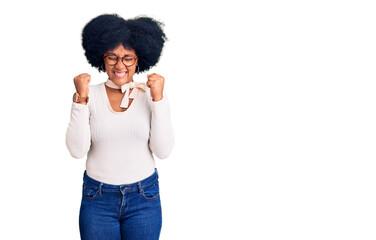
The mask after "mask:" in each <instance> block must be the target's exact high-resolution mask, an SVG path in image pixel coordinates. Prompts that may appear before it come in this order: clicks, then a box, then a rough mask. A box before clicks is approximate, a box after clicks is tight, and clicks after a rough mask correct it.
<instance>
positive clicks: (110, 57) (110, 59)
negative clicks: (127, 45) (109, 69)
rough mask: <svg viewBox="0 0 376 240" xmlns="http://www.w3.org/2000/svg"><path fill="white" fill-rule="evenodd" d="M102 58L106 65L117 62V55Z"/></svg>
mask: <svg viewBox="0 0 376 240" xmlns="http://www.w3.org/2000/svg"><path fill="white" fill-rule="evenodd" d="M104 59H105V61H106V63H107V64H108V65H115V64H116V62H117V57H115V56H112V55H109V56H106V57H105V58H104Z"/></svg>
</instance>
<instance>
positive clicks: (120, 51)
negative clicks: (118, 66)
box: [106, 44, 136, 56]
mask: <svg viewBox="0 0 376 240" xmlns="http://www.w3.org/2000/svg"><path fill="white" fill-rule="evenodd" d="M106 53H115V54H116V55H117V56H124V55H127V54H132V55H134V56H136V52H135V51H134V50H133V49H131V48H128V49H127V48H124V46H123V44H120V45H118V46H117V47H115V48H114V49H112V50H108V51H107V52H106Z"/></svg>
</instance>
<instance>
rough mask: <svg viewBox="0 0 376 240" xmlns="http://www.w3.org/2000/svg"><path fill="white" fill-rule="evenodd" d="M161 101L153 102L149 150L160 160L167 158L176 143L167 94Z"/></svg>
mask: <svg viewBox="0 0 376 240" xmlns="http://www.w3.org/2000/svg"><path fill="white" fill-rule="evenodd" d="M163 95H164V96H163V98H162V99H161V100H159V101H151V128H150V138H149V148H150V150H151V151H152V152H153V153H154V155H155V156H157V157H158V158H159V159H164V158H167V157H168V156H169V155H170V153H171V151H172V148H173V146H174V143H175V134H174V130H173V128H172V124H171V116H170V104H169V101H168V98H167V95H166V93H164V94H163Z"/></svg>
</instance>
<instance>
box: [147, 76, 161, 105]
mask: <svg viewBox="0 0 376 240" xmlns="http://www.w3.org/2000/svg"><path fill="white" fill-rule="evenodd" d="M164 81H165V79H164V77H162V76H161V75H159V74H156V73H153V74H148V81H147V82H146V86H148V87H149V88H150V95H151V97H152V99H153V101H154V102H156V101H159V100H161V99H162V98H163V86H164Z"/></svg>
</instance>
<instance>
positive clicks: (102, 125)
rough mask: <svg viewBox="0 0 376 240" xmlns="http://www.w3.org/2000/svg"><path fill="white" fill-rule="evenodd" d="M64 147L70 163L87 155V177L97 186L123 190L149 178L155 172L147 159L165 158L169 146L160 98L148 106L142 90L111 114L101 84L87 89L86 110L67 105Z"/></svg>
mask: <svg viewBox="0 0 376 240" xmlns="http://www.w3.org/2000/svg"><path fill="white" fill-rule="evenodd" d="M66 145H67V148H68V150H69V152H70V154H71V155H72V157H74V158H82V157H84V156H85V155H86V154H87V159H86V171H87V174H88V175H89V177H92V178H94V179H96V180H98V181H100V182H103V183H107V184H114V185H120V184H129V183H134V182H137V181H139V180H142V179H144V178H146V177H148V176H150V175H151V174H153V172H154V168H155V167H156V165H155V160H154V157H153V154H154V155H155V156H156V157H158V158H159V159H164V158H167V157H168V156H169V155H170V153H171V151H172V148H173V145H174V131H173V128H172V124H171V118H170V105H169V101H168V98H167V96H166V93H165V92H163V98H162V99H161V100H160V101H156V102H154V101H153V100H152V98H151V95H150V88H147V90H146V92H141V91H140V92H139V94H138V95H137V97H136V98H135V99H134V100H133V102H132V104H131V105H130V107H129V109H127V110H126V111H124V112H116V111H114V110H113V109H112V107H111V104H110V101H109V99H108V96H107V93H106V88H105V82H102V83H99V84H96V85H89V102H88V104H87V105H84V104H80V103H74V102H73V103H72V108H71V116H70V122H69V125H68V129H67V132H66Z"/></svg>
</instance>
